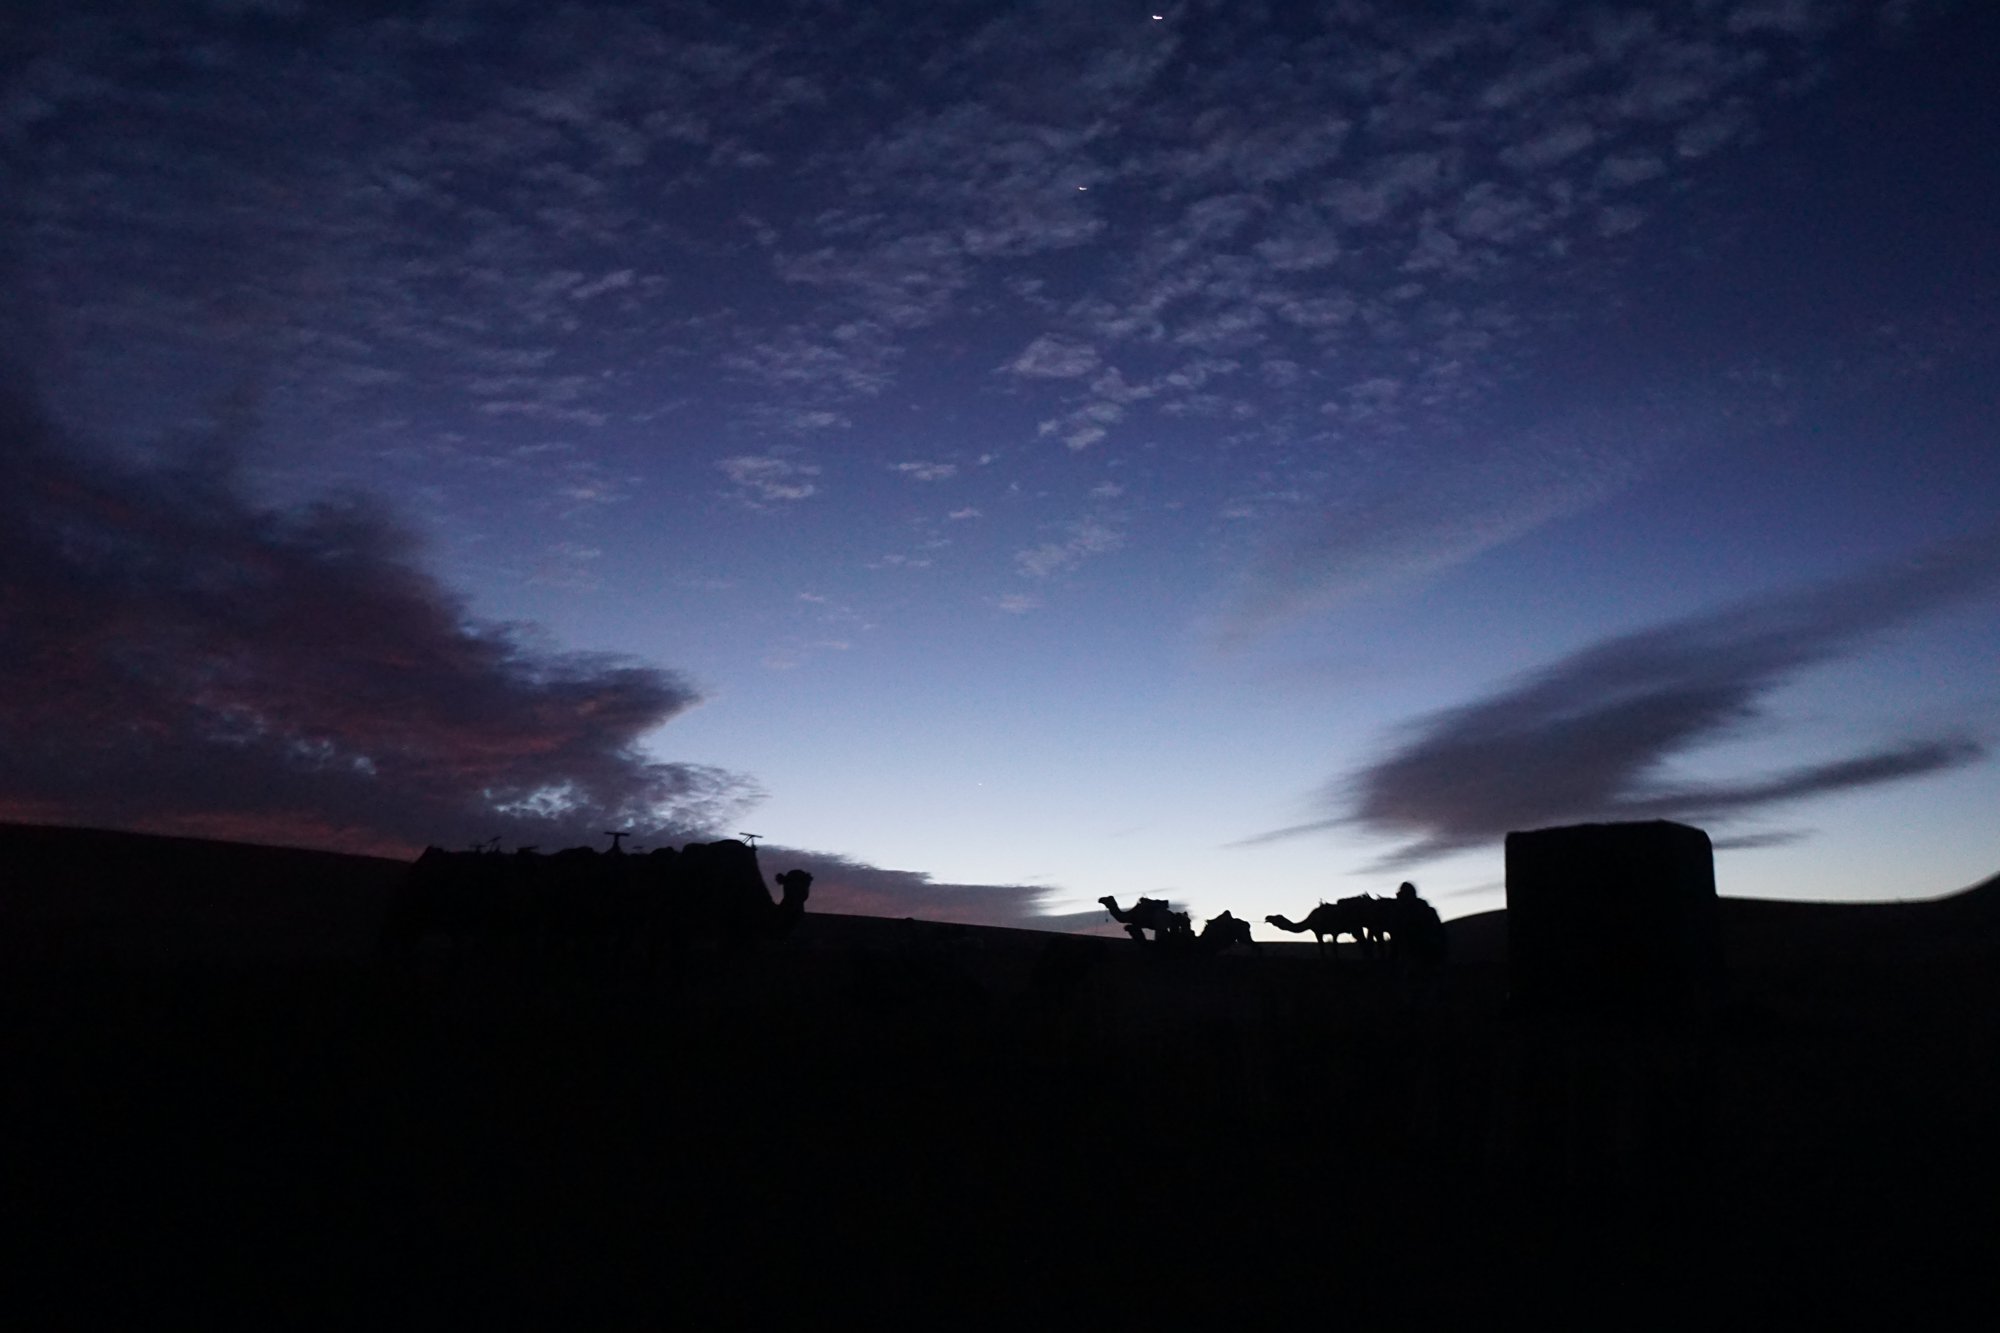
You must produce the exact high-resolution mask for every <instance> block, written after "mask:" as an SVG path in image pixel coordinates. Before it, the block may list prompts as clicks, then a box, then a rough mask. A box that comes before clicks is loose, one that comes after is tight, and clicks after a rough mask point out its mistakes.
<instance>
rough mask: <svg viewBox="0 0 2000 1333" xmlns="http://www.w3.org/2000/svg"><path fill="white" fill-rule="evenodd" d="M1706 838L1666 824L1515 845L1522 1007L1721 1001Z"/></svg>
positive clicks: (1510, 920) (1513, 936) (1528, 839)
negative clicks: (1714, 997) (1715, 997)
mask: <svg viewBox="0 0 2000 1333" xmlns="http://www.w3.org/2000/svg"><path fill="white" fill-rule="evenodd" d="M1720 920H1721V915H1720V908H1719V906H1718V902H1717V899H1716V894H1715V856H1714V851H1713V849H1712V847H1711V845H1710V843H1709V840H1708V835H1707V834H1706V833H1704V832H1702V831H1701V830H1700V829H1698V828H1693V827H1690V826H1689V825H1686V824H1676V823H1672V822H1670V821H1668V820H1664V819H1661V820H1652V821H1649V822H1644V823H1623V824H1575V825H1570V826H1567V827H1561V828H1547V829H1536V830H1533V831H1531V832H1524V833H1509V834H1508V835H1507V953H1508V972H1509V988H1510V993H1511V996H1512V998H1513V999H1514V1001H1515V1002H1516V1003H1518V1004H1520V1005H1523V1006H1526V1007H1531V1008H1577V1009H1590V1010H1593V1011H1597V1012H1606V1011H1616V1012H1625V1013H1636V1012H1640V1011H1661V1010H1667V1009H1675V1008H1681V1007H1684V1006H1687V1005H1690V1004H1695V1003H1699V1002H1701V1001H1703V1000H1704V999H1706V998H1709V997H1711V996H1712V995H1713V994H1714V993H1715V991H1716V990H1717V989H1718V987H1719V983H1720V981H1721V978H1722V946H1721V926H1720Z"/></svg>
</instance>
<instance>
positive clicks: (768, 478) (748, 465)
mask: <svg viewBox="0 0 2000 1333" xmlns="http://www.w3.org/2000/svg"><path fill="white" fill-rule="evenodd" d="M715 465H716V467H718V468H720V469H721V470H722V472H723V474H724V475H726V476H727V477H728V478H729V479H730V480H731V481H733V482H735V483H736V484H737V486H738V487H740V488H741V493H742V495H743V497H744V498H745V499H747V500H749V501H750V502H751V503H753V504H754V503H757V502H758V501H764V502H768V503H777V502H781V501H792V500H805V499H809V498H811V497H812V496H813V495H815V494H816V493H818V491H819V486H818V485H817V484H816V483H815V482H813V481H812V480H811V478H813V477H816V476H818V475H819V468H818V467H816V466H814V465H813V464H811V463H794V462H793V461H792V460H790V459H789V458H780V457H778V456H777V455H776V454H757V455H739V456H737V457H735V458H724V459H720V460H718V461H717V462H716V464H715Z"/></svg>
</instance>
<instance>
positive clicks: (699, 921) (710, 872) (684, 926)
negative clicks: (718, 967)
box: [659, 838, 812, 948]
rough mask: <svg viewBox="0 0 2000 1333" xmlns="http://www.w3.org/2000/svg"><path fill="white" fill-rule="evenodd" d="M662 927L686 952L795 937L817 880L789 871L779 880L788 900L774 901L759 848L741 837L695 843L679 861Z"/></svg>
mask: <svg viewBox="0 0 2000 1333" xmlns="http://www.w3.org/2000/svg"><path fill="white" fill-rule="evenodd" d="M664 887H665V895H664V902H663V905H662V906H661V908H660V917H659V924H660V929H661V933H662V934H663V935H664V937H665V939H666V940H667V942H668V943H669V944H671V945H673V946H674V947H676V948H683V947H685V946H687V945H688V944H691V943H695V942H697V941H713V942H715V943H717V944H720V945H722V946H724V947H725V948H740V947H743V946H746V945H749V944H752V943H755V942H756V941H758V940H766V939H780V938H782V937H784V936H786V935H789V934H790V933H791V931H792V928H793V927H794V926H796V925H797V924H798V922H799V918H800V917H801V916H803V915H804V914H805V910H806V897H807V895H808V893H809V892H810V890H811V888H812V876H811V875H809V874H807V873H806V872H805V871H803V870H787V871H786V872H785V873H784V874H782V875H779V876H778V888H779V890H780V891H781V892H782V893H783V895H784V896H783V898H782V899H781V900H779V901H778V902H772V901H771V891H770V889H768V888H766V887H765V885H764V873H763V871H762V870H760V869H759V868H758V865H757V849H756V848H754V847H752V846H750V844H748V843H746V842H740V841H738V840H737V839H735V838H725V839H723V840H722V841H720V842H691V843H689V844H687V845H686V846H685V847H683V848H681V850H680V854H679V856H677V857H675V858H674V860H673V869H672V872H671V876H670V879H669V882H668V883H667V885H665V886H664Z"/></svg>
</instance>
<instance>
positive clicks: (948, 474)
mask: <svg viewBox="0 0 2000 1333" xmlns="http://www.w3.org/2000/svg"><path fill="white" fill-rule="evenodd" d="M889 470H890V471H891V472H900V473H902V474H903V475H904V476H906V477H908V478H909V479H910V480H911V481H945V480H948V479H949V478H952V477H955V476H957V475H958V464H956V463H891V464H890V465H889Z"/></svg>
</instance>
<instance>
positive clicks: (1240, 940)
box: [1195, 911, 1262, 953]
mask: <svg viewBox="0 0 2000 1333" xmlns="http://www.w3.org/2000/svg"><path fill="white" fill-rule="evenodd" d="M1195 942H1196V943H1197V944H1199V945H1200V946H1201V951H1202V952H1203V953H1221V952H1222V951H1223V950H1225V949H1227V948H1229V947H1230V946H1231V945H1236V944H1242V945H1247V946H1248V947H1249V949H1250V951H1251V952H1252V953H1261V952H1262V950H1260V949H1259V948H1258V947H1257V941H1255V940H1253V939H1251V938H1250V923H1249V922H1248V921H1244V920H1242V919H1241V918H1239V917H1235V916H1231V915H1230V914H1229V913H1228V912H1226V911H1225V912H1224V913H1223V914H1222V915H1221V916H1217V917H1211V918H1209V922H1208V924H1207V925H1205V926H1203V927H1202V928H1201V934H1200V935H1199V936H1197V937H1196V941H1195Z"/></svg>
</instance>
